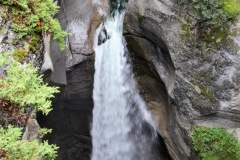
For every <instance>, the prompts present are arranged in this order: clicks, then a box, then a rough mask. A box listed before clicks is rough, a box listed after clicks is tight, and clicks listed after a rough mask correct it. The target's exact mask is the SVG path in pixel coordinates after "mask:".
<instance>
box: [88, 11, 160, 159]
mask: <svg viewBox="0 0 240 160" xmlns="http://www.w3.org/2000/svg"><path fill="white" fill-rule="evenodd" d="M123 18H124V13H121V14H118V13H116V14H115V16H114V17H109V18H108V19H107V20H106V21H105V22H104V23H103V24H102V25H101V26H100V27H99V28H98V30H97V32H96V35H95V43H94V50H95V75H94V90H93V99H94V109H93V126H92V131H91V134H92V145H93V150H92V160H157V159H158V156H157V155H156V154H155V153H153V152H155V151H154V143H155V140H156V139H155V136H153V135H154V134H153V135H152V132H153V133H154V132H155V130H154V129H153V130H152V131H151V129H149V127H146V126H149V125H148V124H147V122H148V123H150V124H153V123H152V120H151V116H150V114H149V113H148V111H147V110H146V106H145V103H144V101H143V100H142V99H141V97H140V95H139V93H138V90H137V89H136V85H135V81H134V76H133V74H132V70H131V65H130V64H129V62H128V57H127V55H126V51H124V50H125V46H124V43H123ZM104 30H106V31H104ZM103 31H104V32H105V34H106V32H107V35H108V36H107V40H106V42H105V43H102V44H99V42H98V41H99V36H101V34H104V32H103ZM102 36H103V35H102Z"/></svg>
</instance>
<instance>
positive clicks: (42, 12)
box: [0, 0, 67, 50]
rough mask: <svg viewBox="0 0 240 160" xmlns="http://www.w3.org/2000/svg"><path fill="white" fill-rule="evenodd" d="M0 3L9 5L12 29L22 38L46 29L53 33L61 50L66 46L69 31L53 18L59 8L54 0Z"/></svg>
mask: <svg viewBox="0 0 240 160" xmlns="http://www.w3.org/2000/svg"><path fill="white" fill-rule="evenodd" d="M0 3H2V4H3V5H6V6H9V10H10V17H11V19H12V20H13V24H12V30H13V31H15V32H18V33H19V37H20V38H21V37H24V36H27V35H31V34H33V33H36V32H42V31H44V32H46V33H52V35H53V39H54V40H56V41H57V43H58V45H59V48H60V49H61V50H63V49H64V48H65V37H66V36H67V32H64V31H63V30H62V28H61V25H60V23H59V21H58V20H57V19H54V18H53V15H55V14H56V13H57V12H58V9H59V7H58V6H56V5H54V4H53V0H0Z"/></svg>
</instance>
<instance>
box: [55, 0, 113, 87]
mask: <svg viewBox="0 0 240 160" xmlns="http://www.w3.org/2000/svg"><path fill="white" fill-rule="evenodd" d="M58 5H59V6H60V8H61V10H60V12H59V13H58V15H57V18H58V19H59V21H60V23H61V25H62V27H63V29H64V30H66V31H67V32H68V33H69V35H68V37H67V44H66V49H65V50H64V51H60V50H59V49H58V47H57V44H55V43H54V44H52V45H51V46H50V53H51V54H50V55H51V59H52V62H53V73H52V75H51V79H50V81H53V82H54V83H58V84H67V79H66V70H68V69H69V68H70V67H72V66H74V65H76V64H79V63H81V62H82V61H84V60H86V59H88V57H89V56H91V55H92V54H93V38H94V33H95V30H96V28H97V27H98V25H99V24H100V23H101V22H102V18H103V16H104V15H106V14H107V12H108V1H107V0H98V1H97V0H93V1H85V0H71V1H66V0H58Z"/></svg>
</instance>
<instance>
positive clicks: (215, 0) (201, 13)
mask: <svg viewBox="0 0 240 160" xmlns="http://www.w3.org/2000/svg"><path fill="white" fill-rule="evenodd" d="M192 2H193V7H194V11H195V12H194V15H195V18H196V19H197V21H198V22H199V23H205V24H207V25H209V26H211V27H213V28H219V27H226V26H227V23H228V22H229V20H231V19H233V18H235V17H236V16H237V15H238V14H239V13H240V1H239V0H192Z"/></svg>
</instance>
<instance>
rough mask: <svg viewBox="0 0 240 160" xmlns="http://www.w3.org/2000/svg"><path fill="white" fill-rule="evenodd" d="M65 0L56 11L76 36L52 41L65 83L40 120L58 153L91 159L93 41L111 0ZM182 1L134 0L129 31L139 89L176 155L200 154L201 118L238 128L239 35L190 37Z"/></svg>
mask: <svg viewBox="0 0 240 160" xmlns="http://www.w3.org/2000/svg"><path fill="white" fill-rule="evenodd" d="M58 4H59V5H60V6H61V12H60V13H59V14H58V16H57V17H58V18H59V19H60V21H61V23H62V25H63V27H64V29H66V30H67V31H69V32H70V34H71V35H69V37H68V46H67V49H66V50H65V51H63V52H60V51H59V50H58V49H57V46H56V45H55V44H53V45H51V53H52V54H51V58H52V60H53V64H54V69H53V70H54V71H53V74H52V75H51V78H50V80H51V81H53V82H54V83H55V84H56V83H57V84H64V85H66V86H63V87H62V93H61V94H60V95H57V98H56V99H55V100H54V105H53V106H54V111H53V112H52V113H51V114H50V116H48V117H42V116H39V120H40V122H41V125H43V126H47V127H49V128H53V133H52V134H51V135H49V136H48V137H46V138H47V139H49V140H50V142H52V143H57V144H58V145H60V146H62V147H61V149H60V152H59V159H84V160H85V159H89V158H90V153H91V137H90V126H91V117H92V115H91V114H92V107H93V102H92V89H93V88H92V87H93V86H92V84H93V74H94V68H93V65H94V58H93V57H94V55H93V49H92V42H93V35H94V32H95V30H96V28H97V26H98V24H99V23H100V22H101V21H102V15H104V13H106V10H107V7H106V5H104V4H106V1H104V0H102V1H93V2H92V1H82V0H80V1H76V0H72V1H59V2H58ZM181 7H182V6H181V5H180V4H178V3H177V2H176V1H171V0H162V1H158V0H152V1H147V0H138V1H134V0H129V3H128V10H127V12H126V16H125V22H124V36H125V39H126V41H127V47H128V49H129V52H130V56H131V61H132V64H133V70H134V73H135V77H136V81H137V82H138V87H139V90H140V93H141V94H142V95H143V98H144V100H145V101H146V103H147V105H148V107H149V110H150V111H151V113H152V115H153V119H154V121H155V123H156V124H155V125H156V126H157V130H158V132H159V135H160V137H161V138H163V140H164V143H165V145H166V146H167V149H168V153H169V154H170V155H171V158H172V159H175V160H185V159H186V160H188V159H194V158H195V154H196V153H195V151H194V150H193V146H192V143H191V138H190V135H191V131H192V129H193V127H194V126H195V125H205V126H224V127H227V128H229V129H232V130H237V132H238V131H239V129H238V128H239V126H240V106H239V104H240V102H239V99H240V94H239V89H240V78H239V77H240V76H239V75H240V68H239V62H240V57H239V54H238V53H239V51H238V50H237V45H236V44H234V43H233V42H234V41H235V42H236V41H237V40H234V41H232V40H230V39H229V42H228V43H227V44H225V45H222V46H221V47H220V48H219V47H216V46H211V45H209V46H208V45H203V44H198V41H197V40H196V37H194V36H191V35H188V36H189V37H188V38H187V39H183V38H182V34H183V32H184V31H183V30H182V27H181V26H182V24H183V23H185V21H186V19H185V17H184V16H183V15H184V14H182V12H183V11H182V10H181ZM96 8H97V9H96ZM99 8H100V9H99ZM100 12H101V13H100ZM89 13H90V14H89ZM86 28H87V29H86ZM86 31H87V32H86ZM194 31H195V30H193V32H194ZM66 71H67V72H66ZM174 79H175V86H174V85H173V84H174ZM168 95H169V96H168ZM169 102H170V104H169ZM161 138H160V139H161ZM163 146H164V145H163ZM163 148H164V147H163ZM165 153H166V152H164V154H165ZM166 159H167V158H166Z"/></svg>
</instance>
